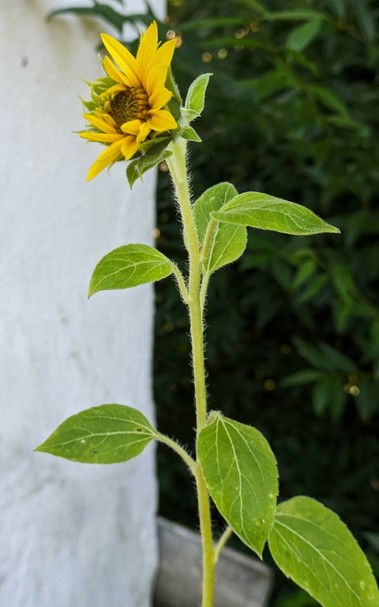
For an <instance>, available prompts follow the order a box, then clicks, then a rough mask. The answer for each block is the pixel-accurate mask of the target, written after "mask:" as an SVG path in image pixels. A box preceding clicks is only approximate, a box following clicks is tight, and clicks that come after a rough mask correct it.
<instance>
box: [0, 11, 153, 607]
mask: <svg viewBox="0 0 379 607" xmlns="http://www.w3.org/2000/svg"><path fill="white" fill-rule="evenodd" d="M62 4H63V3H62V2H61V3H60V5H59V4H58V1H57V0H13V1H11V2H9V0H0V50H1V63H0V76H1V78H0V82H1V85H0V86H1V92H2V93H1V110H2V111H1V129H0V605H1V606H4V607H121V606H122V607H147V606H148V605H149V603H150V601H149V594H150V582H151V578H152V575H153V571H154V567H155V565H156V543H155V536H154V532H155V523H154V514H155V507H156V486H155V480H154V463H153V455H154V452H153V448H152V447H151V446H150V447H148V448H147V450H146V451H145V453H144V454H143V455H142V456H140V457H139V458H138V459H136V460H133V461H131V462H129V463H126V464H119V465H116V466H109V467H108V466H104V467H102V466H85V465H81V464H75V463H71V462H66V461H65V460H61V459H56V458H53V457H51V456H48V455H44V454H40V453H33V452H32V450H33V448H34V447H35V446H36V445H37V444H39V443H40V442H41V441H42V440H44V439H45V438H46V437H47V435H48V434H50V433H51V431H52V430H53V429H55V427H56V426H57V425H58V424H59V423H60V422H61V421H63V420H64V419H65V418H66V417H67V416H69V415H71V414H73V413H75V412H78V411H80V410H81V409H85V408H88V407H91V406H94V405H97V404H102V403H112V402H116V403H122V404H129V405H132V406H136V407H138V408H139V409H140V410H142V411H143V412H144V413H145V414H146V415H147V416H148V417H149V418H150V419H152V417H153V408H152V398H151V354H152V339H151V338H152V314H153V302H152V289H151V288H150V286H144V287H138V288H137V289H134V290H130V291H122V292H108V293H100V294H98V295H95V296H94V297H93V299H91V300H90V301H87V299H86V292H87V286H88V281H89V278H90V275H91V272H92V270H93V268H94V267H95V265H96V263H97V261H98V260H99V259H100V257H101V256H102V255H104V254H105V253H107V252H109V251H110V250H111V249H113V248H115V247H117V246H119V245H121V244H125V243H128V242H147V243H151V241H152V228H153V224H154V214H155V211H154V185H155V183H154V178H155V177H154V174H153V173H150V174H148V175H147V177H146V179H145V183H144V184H141V183H140V182H139V183H138V184H136V185H135V187H134V189H133V192H132V193H131V192H130V190H129V186H128V185H127V182H126V179H125V165H118V166H115V167H114V168H113V169H112V171H111V175H108V174H107V172H104V173H103V174H101V175H100V176H99V177H97V178H96V179H95V180H94V181H92V182H91V183H89V184H87V183H86V182H85V175H86V172H87V169H88V167H89V166H90V164H91V163H92V162H93V160H94V159H95V158H96V156H97V155H98V154H99V152H100V151H101V146H99V145H96V144H85V143H84V141H83V140H81V139H79V137H76V136H75V135H73V134H72V132H71V131H73V130H78V129H81V128H82V127H83V125H84V122H83V119H82V118H81V104H80V102H79V100H78V98H77V95H82V96H84V97H85V96H86V95H87V88H86V87H85V85H84V84H83V83H82V81H81V79H82V78H84V79H87V80H92V79H95V78H96V77H98V76H99V75H100V68H99V63H98V58H97V54H96V51H95V49H96V46H97V44H98V36H97V35H98V33H99V31H102V30H104V25H103V24H101V23H96V22H95V21H92V20H91V21H88V20H86V21H85V20H83V19H81V18H79V17H64V18H57V19H55V20H52V21H51V22H49V23H48V22H46V20H45V16H46V14H47V12H48V11H49V10H51V9H53V8H57V7H58V6H62ZM67 4H70V3H69V2H68V0H67ZM73 4H74V3H73ZM141 4H142V2H141ZM128 5H129V6H131V5H130V3H129V2H128ZM153 5H155V7H156V8H159V9H160V10H162V8H163V3H162V1H161V0H155V2H153ZM157 5H158V6H157ZM132 9H133V12H134V11H136V10H139V9H140V6H137V3H136V2H133V7H132ZM152 534H153V536H152ZM142 575H143V576H145V579H142Z"/></svg>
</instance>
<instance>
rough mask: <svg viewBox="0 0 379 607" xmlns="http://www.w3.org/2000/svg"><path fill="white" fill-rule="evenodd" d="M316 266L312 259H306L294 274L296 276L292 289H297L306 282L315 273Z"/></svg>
mask: <svg viewBox="0 0 379 607" xmlns="http://www.w3.org/2000/svg"><path fill="white" fill-rule="evenodd" d="M316 270H317V265H316V263H315V261H314V260H313V259H306V260H305V261H304V262H303V263H302V264H301V265H299V268H298V270H297V272H296V276H295V278H294V280H293V283H292V288H293V289H298V288H299V287H301V285H302V284H304V283H305V282H307V281H308V279H309V278H310V277H311V276H312V275H313V274H314V273H315V272H316Z"/></svg>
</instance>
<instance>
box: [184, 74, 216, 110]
mask: <svg viewBox="0 0 379 607" xmlns="http://www.w3.org/2000/svg"><path fill="white" fill-rule="evenodd" d="M211 76H212V74H201V75H200V76H198V78H196V79H195V80H194V81H193V82H192V83H191V85H190V87H189V89H188V93H187V97H186V103H185V108H186V110H187V112H189V114H188V116H193V117H192V118H190V121H191V120H194V119H195V118H197V117H198V116H200V114H201V112H202V111H203V109H204V102H205V91H206V90H207V86H208V82H209V78H210V77H211Z"/></svg>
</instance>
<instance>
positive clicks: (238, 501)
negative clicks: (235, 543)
mask: <svg viewBox="0 0 379 607" xmlns="http://www.w3.org/2000/svg"><path fill="white" fill-rule="evenodd" d="M197 453H198V457H199V461H200V464H201V468H202V471H203V474H204V478H205V482H206V485H207V487H208V490H209V493H210V495H211V497H212V499H213V501H214V502H215V504H216V506H217V508H218V509H219V511H220V512H221V514H222V516H223V517H224V518H225V520H226V521H227V522H228V523H229V525H230V526H231V528H232V529H233V531H234V533H235V534H236V535H238V537H239V538H240V539H241V540H242V541H243V542H245V544H247V545H248V546H249V547H250V548H251V549H252V550H254V552H256V553H257V554H258V555H259V556H261V554H262V550H263V546H264V544H265V542H266V540H267V537H268V534H269V531H270V529H271V525H272V522H273V519H274V514H275V510H276V497H277V494H278V473H277V468H276V460H275V457H274V454H273V453H272V451H271V448H270V445H269V444H268V442H267V441H266V439H265V438H264V436H263V435H262V434H261V433H260V432H258V430H256V429H255V428H252V427H251V426H246V425H245V424H240V423H238V422H235V421H233V420H231V419H228V418H227V417H224V416H222V415H221V414H220V413H212V414H211V416H210V423H209V424H208V425H207V426H206V427H205V428H203V429H202V430H201V432H200V434H199V437H198V442H197Z"/></svg>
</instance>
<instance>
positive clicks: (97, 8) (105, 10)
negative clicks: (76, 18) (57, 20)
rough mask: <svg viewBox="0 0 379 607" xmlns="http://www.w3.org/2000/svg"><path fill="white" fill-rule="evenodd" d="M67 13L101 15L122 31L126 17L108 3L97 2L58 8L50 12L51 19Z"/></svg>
mask: <svg viewBox="0 0 379 607" xmlns="http://www.w3.org/2000/svg"><path fill="white" fill-rule="evenodd" d="M65 13H76V14H77V15H85V16H89V17H100V18H101V19H105V20H106V21H108V23H111V25H113V26H114V27H115V28H116V29H117V30H118V31H119V32H120V33H121V32H122V30H123V26H124V22H125V17H124V16H123V15H122V14H120V13H118V12H117V11H115V10H114V9H113V8H112V7H110V6H108V5H107V4H100V3H99V2H96V3H95V5H94V6H92V7H86V6H84V7H78V6H71V7H66V8H58V9H57V10H54V11H51V13H49V19H51V18H52V17H56V16H58V15H63V14H65Z"/></svg>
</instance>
